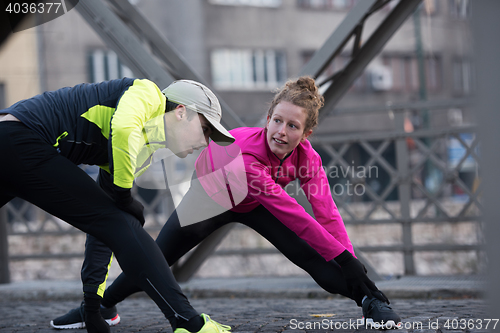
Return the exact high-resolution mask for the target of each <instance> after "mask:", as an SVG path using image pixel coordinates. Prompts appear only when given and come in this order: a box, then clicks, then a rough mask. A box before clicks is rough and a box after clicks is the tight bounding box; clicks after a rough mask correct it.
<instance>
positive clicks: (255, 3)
mask: <svg viewBox="0 0 500 333" xmlns="http://www.w3.org/2000/svg"><path fill="white" fill-rule="evenodd" d="M208 2H209V3H210V4H212V5H225V6H252V7H279V6H281V2H282V0H208Z"/></svg>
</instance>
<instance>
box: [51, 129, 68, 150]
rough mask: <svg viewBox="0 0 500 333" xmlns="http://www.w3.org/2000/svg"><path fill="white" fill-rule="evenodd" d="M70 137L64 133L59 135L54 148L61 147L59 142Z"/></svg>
mask: <svg viewBox="0 0 500 333" xmlns="http://www.w3.org/2000/svg"><path fill="white" fill-rule="evenodd" d="M67 136H68V132H66V131H64V132H63V134H61V135H59V136H58V137H57V139H56V143H55V144H54V147H58V146H59V140H61V139H64V138H65V137H67Z"/></svg>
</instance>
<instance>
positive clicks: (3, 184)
mask: <svg viewBox="0 0 500 333" xmlns="http://www.w3.org/2000/svg"><path fill="white" fill-rule="evenodd" d="M0 158H1V160H2V161H1V163H0V207H2V206H3V205H5V204H6V203H7V202H9V201H10V200H11V199H12V198H14V197H19V198H22V199H24V200H27V201H29V202H31V203H33V204H34V205H36V206H38V207H40V208H42V209H43V210H45V211H47V212H48V213H50V214H52V215H54V216H57V217H58V218H60V219H62V220H64V221H66V222H68V223H69V224H71V225H72V226H74V227H76V228H78V229H80V230H82V231H83V232H85V233H88V234H90V235H93V236H94V237H96V238H97V239H99V240H100V241H102V242H103V243H105V244H106V245H107V246H108V247H109V248H110V249H111V250H112V251H113V252H114V254H115V256H116V258H117V260H118V262H119V264H120V267H121V268H122V270H123V272H125V274H127V276H128V278H129V279H130V281H131V283H133V284H137V285H138V286H139V287H140V288H141V289H142V290H144V291H145V292H146V293H147V294H148V295H149V296H150V297H151V298H152V299H153V300H154V301H155V303H156V304H157V305H158V307H159V308H160V309H161V311H162V312H163V313H164V314H165V316H166V317H167V318H168V319H169V320H170V321H171V323H172V321H173V325H175V318H182V319H185V320H189V319H190V318H193V317H195V316H197V315H198V313H197V312H196V311H195V310H194V309H193V307H192V306H191V305H190V304H189V301H188V300H187V298H186V297H185V296H184V294H183V293H182V291H181V290H180V287H179V286H178V284H177V282H176V281H175V279H174V277H173V275H172V272H171V271H170V268H169V267H168V264H167V262H166V261H165V258H164V256H163V254H162V253H161V251H160V249H159V248H158V246H157V245H156V244H155V242H154V241H153V239H152V238H151V237H150V236H149V234H148V233H147V232H146V231H144V229H143V228H142V227H141V225H140V223H139V221H137V219H135V218H134V217H132V215H130V214H127V213H125V212H123V211H122V210H120V209H118V208H117V207H116V206H115V204H114V202H113V200H112V199H111V197H109V196H108V195H107V194H105V193H104V191H103V190H102V189H101V188H100V187H99V186H98V185H97V184H96V182H95V181H94V180H93V179H92V178H91V177H89V176H88V175H87V174H86V173H85V172H84V171H83V170H82V169H80V168H79V167H78V166H77V165H75V164H74V163H72V162H71V161H69V160H68V159H67V158H65V157H63V156H61V155H59V154H58V153H57V151H56V149H55V148H54V147H52V146H51V145H49V144H47V143H46V142H44V141H43V140H42V139H41V138H40V136H38V135H37V134H36V133H35V132H33V131H32V130H30V129H28V128H27V127H26V126H24V125H23V124H22V123H20V122H12V121H4V122H0Z"/></svg>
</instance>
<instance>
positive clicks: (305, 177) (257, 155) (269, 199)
mask: <svg viewBox="0 0 500 333" xmlns="http://www.w3.org/2000/svg"><path fill="white" fill-rule="evenodd" d="M230 133H231V134H232V135H233V136H234V137H235V139H236V141H235V142H234V143H233V144H231V145H230V146H226V147H222V146H219V145H217V144H215V143H214V142H211V143H210V145H209V146H208V148H207V149H204V150H203V151H202V152H201V154H200V156H199V157H198V159H197V161H196V172H197V175H198V178H199V179H200V182H201V184H202V185H203V188H204V189H205V191H206V192H207V194H208V195H209V196H211V197H212V198H213V199H214V200H215V201H216V202H218V203H219V204H220V205H222V206H224V207H226V208H227V209H231V210H232V211H234V212H238V213H245V212H250V211H251V210H253V209H255V208H256V207H257V206H259V205H263V206H264V207H265V208H267V209H268V210H269V211H270V212H271V213H272V214H273V215H274V216H276V217H277V218H278V219H279V220H280V221H281V222H282V223H283V224H284V225H286V226H287V227H288V228H289V229H290V230H292V231H293V232H295V233H296V234H297V235H298V236H299V237H300V238H302V239H304V240H305V241H306V242H307V243H308V244H309V245H311V246H312V247H313V248H314V249H315V250H316V251H318V253H319V254H321V256H323V258H325V260H327V261H330V260H332V259H333V258H335V257H336V256H338V255H339V254H340V253H342V252H343V251H344V250H345V249H347V250H349V252H351V253H352V254H353V255H354V250H353V247H352V244H351V241H350V240H349V237H348V235H347V232H346V229H345V226H344V222H343V221H342V217H341V216H340V213H339V211H338V209H337V206H336V205H335V203H334V202H333V198H332V195H331V192H330V191H331V190H330V186H329V184H328V179H327V177H326V174H325V171H324V169H323V167H322V163H321V158H320V156H319V155H318V153H317V152H316V151H315V150H314V149H313V148H312V146H311V144H310V143H309V141H307V140H306V141H305V142H304V143H300V144H299V145H298V146H297V148H295V149H294V151H293V152H292V153H291V154H290V155H288V156H287V157H286V158H285V159H284V160H280V159H279V158H278V157H276V155H274V154H273V153H272V152H271V149H270V148H269V145H268V143H267V140H266V129H264V128H257V127H241V128H237V129H234V130H231V131H230ZM221 171H222V172H221ZM204 176H206V177H204ZM245 176H246V177H245ZM245 178H246V179H245ZM295 179H299V181H300V184H301V187H302V189H303V190H304V193H305V194H306V197H307V199H308V200H309V202H310V203H311V205H312V208H313V212H314V216H315V218H316V219H314V218H313V217H311V215H309V214H308V213H307V212H306V211H305V210H304V208H303V207H302V206H301V205H299V204H298V203H297V201H296V200H295V199H293V198H292V197H290V195H288V194H287V193H286V192H285V190H283V188H284V187H285V186H286V185H287V184H288V183H290V182H291V181H293V180H295Z"/></svg>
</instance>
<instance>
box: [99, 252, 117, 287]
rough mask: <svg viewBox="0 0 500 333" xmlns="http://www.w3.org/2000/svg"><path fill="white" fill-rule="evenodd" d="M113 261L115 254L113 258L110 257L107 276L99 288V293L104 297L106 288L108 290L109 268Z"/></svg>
mask: <svg viewBox="0 0 500 333" xmlns="http://www.w3.org/2000/svg"><path fill="white" fill-rule="evenodd" d="M112 261H113V254H111V258H109V264H108V272H107V273H106V278H104V282H103V283H101V284H100V285H99V289H97V295H99V296H101V297H104V290H106V281H108V275H109V269H110V268H111V262H112Z"/></svg>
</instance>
